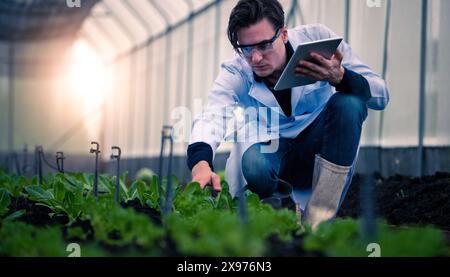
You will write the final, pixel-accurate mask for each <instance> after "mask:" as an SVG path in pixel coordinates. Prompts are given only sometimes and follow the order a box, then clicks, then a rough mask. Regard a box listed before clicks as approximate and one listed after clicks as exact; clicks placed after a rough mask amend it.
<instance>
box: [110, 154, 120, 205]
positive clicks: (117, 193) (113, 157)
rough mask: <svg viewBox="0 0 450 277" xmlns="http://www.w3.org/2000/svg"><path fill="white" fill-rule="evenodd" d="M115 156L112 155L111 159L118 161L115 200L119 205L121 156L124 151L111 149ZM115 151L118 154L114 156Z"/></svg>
mask: <svg viewBox="0 0 450 277" xmlns="http://www.w3.org/2000/svg"><path fill="white" fill-rule="evenodd" d="M111 150H112V151H113V154H112V155H111V159H117V174H116V193H115V196H114V199H115V201H116V204H119V201H120V156H121V155H122V150H121V149H120V147H118V146H113V147H111ZM114 150H117V152H118V154H117V155H114Z"/></svg>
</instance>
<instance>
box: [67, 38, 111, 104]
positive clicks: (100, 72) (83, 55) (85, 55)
mask: <svg viewBox="0 0 450 277" xmlns="http://www.w3.org/2000/svg"><path fill="white" fill-rule="evenodd" d="M108 75H109V74H108V73H107V68H106V67H105V65H104V64H103V63H102V61H101V60H100V59H99V57H98V55H97V54H96V53H95V52H94V51H93V50H92V48H91V47H90V46H89V45H88V44H87V43H86V42H85V41H83V40H80V41H77V42H76V43H75V44H74V47H73V49H72V57H71V67H70V83H71V85H70V88H71V89H72V92H73V93H74V94H75V96H76V98H78V99H79V100H80V102H81V103H83V106H84V112H90V111H92V110H94V109H97V108H100V106H101V105H102V104H103V102H104V100H105V95H106V89H107V85H108V82H109V81H110V80H109V78H108Z"/></svg>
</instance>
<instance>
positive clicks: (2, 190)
mask: <svg viewBox="0 0 450 277" xmlns="http://www.w3.org/2000/svg"><path fill="white" fill-rule="evenodd" d="M448 177H449V175H446V174H438V175H436V176H434V177H425V178H422V179H409V178H405V177H399V176H397V177H393V178H389V179H387V180H384V179H382V178H379V179H378V183H377V192H378V194H377V195H378V196H377V199H378V202H379V204H380V206H379V207H380V208H379V214H380V215H382V216H383V217H385V218H386V219H387V222H386V221H378V223H377V230H378V232H377V234H378V235H377V238H376V242H377V243H379V244H380V246H381V248H382V255H383V256H448V255H449V249H450V248H449V247H448V245H447V244H446V243H445V239H444V235H443V233H442V231H441V229H447V228H448V226H449V225H448V220H447V218H445V217H443V216H441V217H440V216H439V214H440V213H439V212H438V211H435V210H433V209H432V208H433V207H440V212H441V214H446V212H447V211H448V203H447V202H445V201H444V199H448V193H449V190H448V188H449V186H448V179H449V178H448ZM433 178H434V179H433ZM358 182H359V179H358V177H355V179H354V183H353V185H352V187H351V190H350V191H349V194H348V197H347V200H346V201H345V203H344V205H343V207H342V209H341V211H340V213H339V215H340V216H341V217H342V216H343V217H348V216H349V217H352V216H353V217H357V216H358V197H357V195H358V187H359V185H358ZM421 182H422V183H426V184H429V185H424V184H421ZM119 183H120V198H119V200H120V203H116V200H115V197H114V195H115V187H116V180H115V177H111V176H107V175H101V176H99V182H98V197H94V195H93V184H94V176H93V175H91V174H86V173H78V174H61V173H58V174H50V175H48V176H46V177H45V179H44V181H43V182H42V183H39V180H38V178H36V177H33V178H26V177H18V176H14V175H10V174H6V173H4V172H1V171H0V219H1V221H0V241H1V243H0V256H68V255H69V254H71V252H67V251H66V247H67V245H69V244H70V243H77V244H78V245H80V249H81V253H80V254H81V255H82V256H183V257H185V256H313V257H322V256H366V257H367V256H368V255H369V254H370V253H368V252H367V251H366V247H367V243H368V242H367V241H364V240H362V239H360V237H361V234H360V222H359V220H358V219H352V218H338V219H336V220H335V221H333V222H332V223H326V224H322V225H321V226H319V229H318V230H317V231H316V232H312V231H311V230H310V228H309V227H308V226H305V225H302V224H300V222H301V219H300V218H299V217H298V216H297V215H296V214H295V213H294V212H292V211H289V210H287V209H282V210H274V209H273V208H272V207H271V206H269V205H266V204H262V203H261V202H260V200H259V198H258V197H257V196H256V195H255V194H252V193H251V192H249V191H247V192H246V207H247V209H246V210H247V212H246V214H247V216H246V217H241V216H240V213H239V208H238V206H239V205H238V201H237V200H236V199H233V198H232V197H231V195H230V194H229V192H228V185H227V184H226V182H224V180H222V186H223V188H224V190H223V191H222V192H221V193H218V194H217V195H215V194H214V195H213V194H212V193H211V191H210V190H209V189H206V190H201V189H200V187H199V185H198V184H197V183H191V184H187V185H186V186H183V187H182V186H179V185H178V182H177V180H176V178H173V179H172V182H171V183H172V184H173V195H172V196H173V197H171V198H169V199H172V201H171V202H170V204H169V207H171V209H170V211H169V212H168V213H163V214H162V213H161V210H162V209H161V207H164V206H161V205H162V204H165V203H166V186H167V183H168V182H167V180H163V182H162V184H161V187H159V180H158V178H157V177H153V178H151V179H145V180H144V179H143V180H131V179H130V178H128V175H127V174H126V173H125V174H123V175H122V176H121V178H120V182H119ZM385 184H386V186H387V188H386V189H384V185H385ZM438 192H439V193H440V194H438ZM435 194H438V196H437V195H435ZM426 199H433V201H428V202H427V201H426ZM381 200H384V201H381ZM434 201H435V202H434ZM427 203H428V204H429V205H428V206H427V205H426V204H427ZM419 208H420V210H421V211H423V213H422V214H418V209H419ZM405 209H406V210H407V211H404V210H405ZM245 218H246V220H245ZM427 224H434V225H435V226H436V227H425V226H424V225H427ZM392 225H396V226H400V225H401V226H404V225H420V226H417V227H411V228H392V227H391V226H392ZM439 228H441V229H439Z"/></svg>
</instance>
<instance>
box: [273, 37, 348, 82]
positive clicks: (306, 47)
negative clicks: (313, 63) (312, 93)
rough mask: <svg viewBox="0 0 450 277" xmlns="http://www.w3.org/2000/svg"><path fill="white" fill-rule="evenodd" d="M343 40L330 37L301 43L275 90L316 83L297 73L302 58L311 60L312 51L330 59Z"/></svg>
mask: <svg viewBox="0 0 450 277" xmlns="http://www.w3.org/2000/svg"><path fill="white" fill-rule="evenodd" d="M341 42H342V38H341V37H339V38H330V39H323V40H317V41H312V42H307V43H302V44H300V45H299V46H298V47H297V49H296V50H295V52H294V54H293V55H292V57H291V59H290V60H289V62H288V64H287V65H286V67H285V68H284V71H283V73H282V74H281V76H280V79H279V80H278V82H277V84H276V85H275V87H274V89H275V90H283V89H288V88H293V87H299V86H306V85H310V84H314V83H315V82H316V81H314V80H312V79H310V78H306V77H299V76H296V75H295V67H296V65H297V64H298V62H299V61H300V60H309V59H310V56H309V55H310V54H311V53H312V52H315V53H318V54H320V55H322V56H324V57H325V58H327V59H330V58H331V57H332V56H333V55H334V53H336V50H337V48H338V47H339V45H340V44H341Z"/></svg>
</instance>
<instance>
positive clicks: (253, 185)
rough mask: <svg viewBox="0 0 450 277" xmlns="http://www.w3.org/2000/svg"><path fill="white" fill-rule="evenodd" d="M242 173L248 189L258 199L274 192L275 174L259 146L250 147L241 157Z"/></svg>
mask: <svg viewBox="0 0 450 277" xmlns="http://www.w3.org/2000/svg"><path fill="white" fill-rule="evenodd" d="M242 173H243V174H244V177H245V180H246V181H247V186H248V189H249V190H250V191H252V192H253V193H256V194H258V195H259V196H260V197H262V198H264V197H268V196H270V195H272V193H273V192H274V191H275V190H276V183H277V180H276V172H275V170H274V168H273V166H272V165H271V163H270V161H268V160H267V158H266V157H265V155H264V154H263V153H261V149H260V145H259V144H255V145H253V146H251V147H250V148H249V149H248V150H247V151H245V153H244V155H243V156H242Z"/></svg>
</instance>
